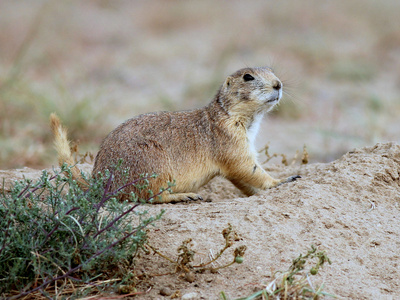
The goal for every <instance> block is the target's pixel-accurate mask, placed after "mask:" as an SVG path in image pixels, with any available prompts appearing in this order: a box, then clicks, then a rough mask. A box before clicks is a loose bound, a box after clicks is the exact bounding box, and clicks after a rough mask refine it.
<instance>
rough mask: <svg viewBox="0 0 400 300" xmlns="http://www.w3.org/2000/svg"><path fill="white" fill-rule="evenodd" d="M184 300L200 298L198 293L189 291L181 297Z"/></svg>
mask: <svg viewBox="0 0 400 300" xmlns="http://www.w3.org/2000/svg"><path fill="white" fill-rule="evenodd" d="M181 299H182V300H195V299H198V297H197V293H194V292H193V293H187V294H185V295H183V296H182V298H181Z"/></svg>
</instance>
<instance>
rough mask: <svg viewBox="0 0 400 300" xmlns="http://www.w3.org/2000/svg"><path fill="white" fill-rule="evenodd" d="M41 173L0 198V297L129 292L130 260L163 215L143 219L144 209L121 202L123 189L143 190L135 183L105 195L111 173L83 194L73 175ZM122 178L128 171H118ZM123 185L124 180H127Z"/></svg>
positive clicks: (92, 181) (135, 202)
mask: <svg viewBox="0 0 400 300" xmlns="http://www.w3.org/2000/svg"><path fill="white" fill-rule="evenodd" d="M63 172H69V174H70V168H68V167H67V166H63V167H62V168H61V171H60V172H55V175H51V174H49V173H47V172H46V171H44V172H43V174H42V176H41V178H40V179H39V180H38V181H37V182H32V181H30V180H24V181H20V182H16V183H15V185H14V187H13V188H12V190H11V192H9V193H6V192H5V191H4V190H3V191H2V192H1V191H0V192H1V194H0V229H1V231H0V295H1V297H5V298H6V299H7V297H8V299H17V298H20V297H24V296H27V295H29V296H34V297H47V298H51V297H66V296H71V295H72V296H74V297H76V296H83V295H87V294H91V293H94V292H101V291H102V290H104V289H106V288H107V289H108V290H110V289H112V288H115V289H117V288H118V286H120V285H132V284H133V283H132V282H133V281H134V280H135V278H134V274H133V273H134V264H135V257H136V256H137V254H138V251H139V250H140V249H141V248H143V245H144V243H145V242H146V228H147V227H148V226H149V225H151V224H153V223H154V222H155V221H156V220H158V219H159V218H160V217H161V216H162V214H163V211H162V212H161V213H160V214H158V215H154V216H149V215H148V214H147V212H146V211H144V210H143V209H140V210H139V209H138V208H139V206H140V205H141V204H142V203H147V202H151V199H153V198H154V197H157V196H159V194H160V193H161V192H162V191H160V193H158V194H155V195H154V196H152V197H151V198H149V199H137V198H135V195H134V194H132V199H131V200H132V201H133V203H128V202H121V201H119V200H118V199H117V198H118V195H119V194H120V193H122V192H123V190H124V188H125V187H127V186H130V185H135V186H137V187H138V188H147V186H148V180H150V178H151V177H153V176H149V177H145V176H143V177H141V178H139V179H137V180H135V181H133V182H128V181H127V180H126V184H125V185H124V186H121V187H120V188H118V189H117V190H111V181H112V179H113V176H114V174H115V172H120V171H119V169H118V168H116V170H115V172H108V173H106V174H104V176H100V175H99V177H98V178H97V179H93V178H86V177H85V180H86V181H87V182H88V183H89V185H88V189H87V190H82V189H81V188H80V187H79V186H78V184H77V182H76V181H75V180H72V179H71V176H69V177H65V176H62V175H61V174H62V173H63ZM121 172H122V173H123V174H124V175H127V170H124V171H121ZM125 178H127V177H125Z"/></svg>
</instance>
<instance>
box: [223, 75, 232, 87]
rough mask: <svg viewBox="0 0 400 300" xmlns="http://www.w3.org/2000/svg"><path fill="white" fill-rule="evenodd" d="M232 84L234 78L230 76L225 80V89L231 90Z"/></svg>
mask: <svg viewBox="0 0 400 300" xmlns="http://www.w3.org/2000/svg"><path fill="white" fill-rule="evenodd" d="M231 83H232V77H231V76H228V77H227V78H226V80H225V83H224V87H225V88H230V86H231Z"/></svg>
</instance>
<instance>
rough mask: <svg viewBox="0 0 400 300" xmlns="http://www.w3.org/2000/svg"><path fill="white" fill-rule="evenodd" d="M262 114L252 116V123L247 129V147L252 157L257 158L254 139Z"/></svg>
mask: <svg viewBox="0 0 400 300" xmlns="http://www.w3.org/2000/svg"><path fill="white" fill-rule="evenodd" d="M263 116H264V115H263V114H257V115H255V116H254V120H253V123H251V125H250V126H249V127H248V128H247V138H248V140H249V147H250V152H251V154H253V155H254V157H257V154H258V153H257V150H256V145H255V143H256V137H257V133H258V130H259V129H260V124H261V121H262V119H263Z"/></svg>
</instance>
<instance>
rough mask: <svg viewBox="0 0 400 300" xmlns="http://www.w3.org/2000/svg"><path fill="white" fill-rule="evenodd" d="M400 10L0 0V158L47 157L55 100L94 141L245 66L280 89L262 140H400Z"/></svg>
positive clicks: (367, 3)
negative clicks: (267, 72) (274, 78)
mask: <svg viewBox="0 0 400 300" xmlns="http://www.w3.org/2000/svg"><path fill="white" fill-rule="evenodd" d="M399 16H400V1H398V0H385V1H375V0H353V1H347V0H336V1H321V0H304V1H265V0H262V1H261V0H260V1H234V0H233V1H232V0H230V1H212V0H202V1H173V0H162V1H161V0H160V1H130V0H112V1H111V0H110V1H106V0H86V1H79V0H68V1H67V0H65V1H63V0H53V1H41V0H35V1H33V0H18V1H16V0H2V1H0V169H7V168H19V167H23V166H28V167H33V168H42V167H50V166H52V165H56V164H57V159H56V153H55V150H54V149H53V146H52V137H51V133H50V128H49V125H48V117H49V114H50V113H51V112H53V111H55V112H57V113H58V114H59V116H60V117H61V119H62V121H63V123H64V124H65V125H66V126H67V127H68V128H69V132H70V138H71V139H72V140H74V141H77V142H78V143H79V148H80V151H81V152H85V151H91V152H93V153H96V152H97V150H98V147H99V144H100V142H101V140H102V138H104V137H105V135H106V134H107V133H108V132H109V131H111V130H112V129H113V128H114V127H115V126H117V125H118V124H120V123H121V122H123V121H124V120H126V119H128V118H130V117H133V116H135V115H138V114H141V113H145V112H149V111H157V110H181V109H191V108H197V107H201V106H204V105H206V104H207V103H208V102H209V101H210V100H211V99H212V98H213V96H214V94H215V93H216V90H217V89H218V87H219V86H220V85H221V84H222V82H223V81H224V79H225V77H226V76H227V75H229V74H231V73H233V72H234V71H236V70H237V69H239V68H242V67H246V66H270V67H272V68H273V69H274V71H275V73H276V74H277V75H278V77H280V78H281V80H282V81H283V83H284V90H285V91H286V94H285V96H284V98H283V101H282V102H281V104H280V105H279V107H278V108H277V109H276V110H275V111H274V112H272V113H270V114H269V115H268V116H267V118H265V120H264V123H263V124H262V127H261V130H260V134H259V137H258V139H257V145H258V146H259V148H260V149H261V148H262V147H263V146H264V145H265V144H267V143H268V142H269V143H270V153H271V154H272V153H274V152H277V153H285V154H287V155H288V156H289V157H290V156H293V155H294V153H295V152H296V150H300V151H301V150H302V148H303V145H306V146H307V149H308V152H309V155H310V160H311V161H312V162H317V161H318V162H328V161H332V160H334V159H336V158H339V157H340V156H341V155H342V154H343V153H345V152H347V151H349V150H352V149H353V148H355V147H361V146H366V145H371V146H372V145H374V144H375V143H376V142H384V141H396V142H400V132H399V130H400V118H399V114H400V17H399ZM277 160H278V162H279V159H278V158H277Z"/></svg>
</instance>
